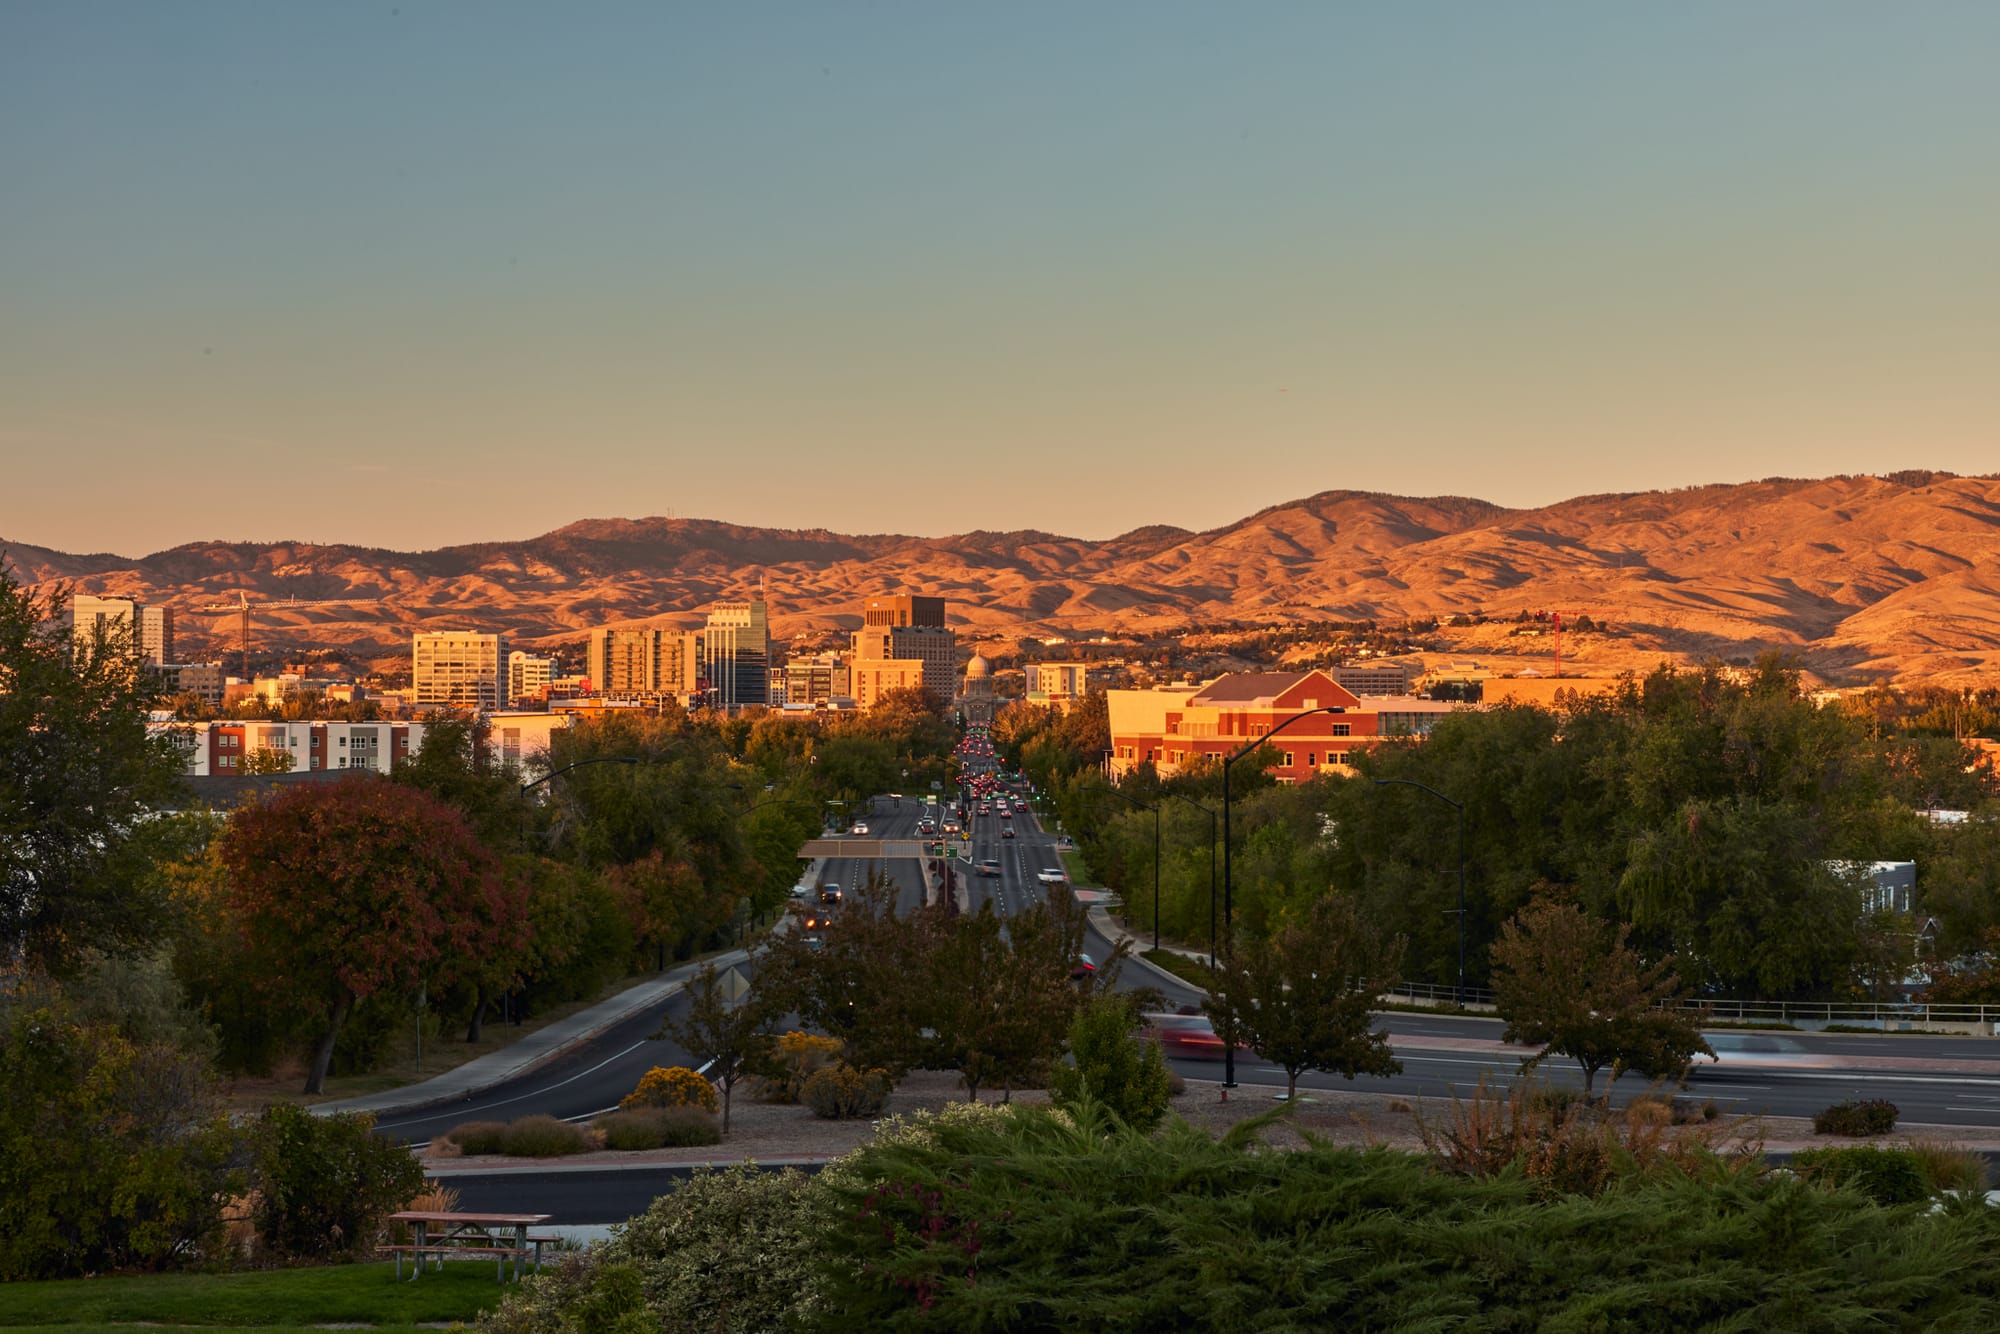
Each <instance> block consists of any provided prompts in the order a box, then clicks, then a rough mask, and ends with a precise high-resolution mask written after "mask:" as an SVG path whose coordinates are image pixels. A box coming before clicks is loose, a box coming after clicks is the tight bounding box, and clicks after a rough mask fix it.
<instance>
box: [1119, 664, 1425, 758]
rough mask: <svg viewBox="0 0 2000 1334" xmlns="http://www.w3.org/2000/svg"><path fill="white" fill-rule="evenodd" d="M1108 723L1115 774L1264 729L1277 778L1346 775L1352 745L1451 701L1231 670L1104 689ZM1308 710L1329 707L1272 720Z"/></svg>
mask: <svg viewBox="0 0 2000 1334" xmlns="http://www.w3.org/2000/svg"><path fill="white" fill-rule="evenodd" d="M1105 701H1106V704H1107V705H1108V711H1109V714H1110V724H1111V755H1110V757H1109V764H1108V768H1109V771H1110V774H1111V776H1112V777H1113V778H1123V777H1124V776H1125V775H1126V774H1128V773H1130V772H1131V771H1132V770H1133V769H1136V768H1137V767H1138V766H1139V765H1141V764H1147V763H1150V764H1152V765H1153V767H1154V768H1155V769H1157V770H1158V771H1159V772H1160V773H1161V774H1162V775H1169V774H1174V773H1178V772H1179V771H1180V770H1181V769H1182V768H1184V767H1186V766H1187V765H1188V764H1190V763H1193V762H1197V761H1199V760H1202V759H1204V758H1208V759H1217V760H1219V759H1221V758H1223V757H1225V756H1227V755H1230V754H1233V753H1235V752H1236V751H1238V750H1240V749H1242V748H1243V747H1244V746H1246V745H1249V744H1251V743H1252V742H1254V741H1256V740H1257V739H1258V738H1260V737H1264V736H1271V742H1270V744H1271V747H1272V749H1273V751H1274V752H1275V753H1276V759H1275V760H1274V762H1273V763H1272V765H1271V767H1270V769H1269V770H1268V772H1269V773H1270V774H1271V775H1272V776H1273V777H1275V778H1276V779H1277V780H1278V781H1279V782H1280V783H1297V782H1303V781H1304V780H1306V779H1308V778H1314V777H1317V776H1319V775H1321V774H1351V773H1352V772H1353V767H1352V766H1353V759H1352V757H1353V755H1354V753H1355V752H1356V751H1357V750H1363V749H1366V748H1368V747H1370V746H1374V745H1378V744H1380V743H1381V742H1382V741H1383V740H1384V739H1385V738H1391V737H1421V736H1423V735H1425V734H1427V733H1428V732H1429V731H1430V729H1431V727H1432V726H1433V725H1435V723H1436V722H1437V720H1438V719H1439V718H1441V717H1444V716H1445V715H1447V714H1449V713H1452V712H1453V711H1455V710H1456V709H1457V708H1459V707H1461V706H1458V705H1454V704H1449V703H1445V702H1442V701H1436V700H1427V699H1417V698H1414V697H1411V696H1393V697H1382V696H1366V697H1364V696H1360V695H1356V694H1354V693H1353V692H1351V691H1349V690H1348V689H1347V688H1346V687H1345V686H1342V685H1341V684H1340V683H1339V682H1338V681H1335V680H1334V679H1333V678H1332V677H1331V676H1330V675H1328V674H1327V673H1326V672H1323V671H1318V670H1315V671H1309V672H1233V673H1231V674H1230V675H1228V676H1223V677H1220V678H1218V679H1216V680H1214V681H1210V682H1208V683H1207V684H1206V685H1200V686H1168V687H1164V688H1161V689H1156V690H1109V691H1106V692H1105ZM1311 709H1330V710H1334V711H1333V712H1328V713H1318V714H1313V715H1312V716H1310V717H1306V718H1301V719H1299V720H1298V721H1297V722H1295V723H1293V724H1292V725H1291V726H1289V727H1287V728H1285V729H1284V731H1282V732H1279V733H1277V734H1276V735H1272V730H1273V729H1274V728H1275V727H1277V725H1278V724H1280V723H1282V722H1284V721H1285V720H1286V719H1287V718H1290V717H1292V716H1293V715H1295V714H1300V713H1304V712H1306V711H1308V710H1311Z"/></svg>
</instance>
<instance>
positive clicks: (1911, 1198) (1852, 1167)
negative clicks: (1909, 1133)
mask: <svg viewBox="0 0 2000 1334" xmlns="http://www.w3.org/2000/svg"><path fill="white" fill-rule="evenodd" d="M1792 1170H1793V1171H1795V1172H1797V1173H1798V1174H1799V1175H1800V1176H1802V1177H1804V1178H1805V1179H1806V1180H1808V1181H1811V1182H1813V1183H1815V1184H1819V1185H1827V1186H1852V1187H1853V1188H1854V1189H1856V1190H1858V1191H1860V1192H1861V1193H1862V1194H1863V1195H1866V1196H1867V1197H1868V1198H1869V1199H1871V1200H1873V1201H1875V1203H1877V1204H1915V1203H1916V1202H1917V1201H1918V1200H1922V1199H1927V1198H1929V1196H1930V1193H1931V1188H1930V1183H1929V1182H1927V1181H1926V1180H1925V1179H1924V1172H1923V1165H1922V1163H1921V1162H1920V1160H1919V1159H1918V1157H1917V1155H1916V1154H1914V1153H1912V1152H1910V1151H1909V1150H1908V1149H1879V1148H1876V1147H1875V1146H1874V1145H1872V1144H1856V1145H1853V1146H1851V1147H1845V1148H1828V1149H1802V1150H1800V1151H1799V1152H1798V1153H1796V1154H1794V1155H1792Z"/></svg>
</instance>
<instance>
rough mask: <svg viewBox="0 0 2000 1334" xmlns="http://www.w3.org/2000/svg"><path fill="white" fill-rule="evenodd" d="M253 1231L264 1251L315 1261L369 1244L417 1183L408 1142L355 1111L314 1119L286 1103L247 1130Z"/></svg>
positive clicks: (417, 1167) (420, 1174) (419, 1176)
mask: <svg viewBox="0 0 2000 1334" xmlns="http://www.w3.org/2000/svg"><path fill="white" fill-rule="evenodd" d="M251 1139H252V1142H253V1144H254V1145H255V1155H256V1179H257V1207H256V1223H257V1233H258V1236H259V1237H261V1238H262V1239H263V1241H264V1244H265V1246H266V1247H268V1248H269V1249H270V1251H271V1253H272V1254H274V1255H280V1256H287V1257H292V1256H297V1257H305V1258H313V1259H321V1258H326V1257H331V1256H338V1255H353V1254H356V1253H359V1252H362V1251H364V1250H366V1249H369V1248H371V1247H372V1246H373V1244H374V1242H375V1235H376V1230H377V1229H378V1228H379V1227H380V1226H381V1223H382V1220H383V1219H384V1218H385V1217H386V1216H387V1215H388V1214H389V1213H391V1212H392V1211H394V1210H396V1209H399V1208H401V1207H402V1206H403V1204H404V1202H405V1201H407V1200H408V1199H409V1198H410V1197H411V1196H412V1195H415V1194H416V1193H417V1192H418V1191H419V1190H421V1189H422V1188H423V1184H424V1168H423V1164H422V1163H420V1162H418V1161H417V1156H416V1154H415V1153H413V1152H411V1150H410V1146H409V1145H407V1144H405V1143H403V1142H402V1141H401V1140H398V1139H392V1138H389V1137H387V1136H383V1135H377V1134H376V1133H375V1118H374V1117H372V1116H369V1115H367V1114H366V1113H362V1112H344V1113H339V1114H336V1115H333V1116H316V1115H314V1114H313V1113H311V1112H309V1111H307V1110H306V1109H305V1108H303V1107H299V1106H297V1105H295V1104H293V1103H288V1102H281V1103H278V1104H276V1105H274V1106H272V1107H269V1108H267V1109H266V1110H265V1112H264V1114H263V1116H262V1117H260V1118H259V1119H258V1121H257V1124H256V1126H255V1127H254V1128H253V1129H252V1132H251Z"/></svg>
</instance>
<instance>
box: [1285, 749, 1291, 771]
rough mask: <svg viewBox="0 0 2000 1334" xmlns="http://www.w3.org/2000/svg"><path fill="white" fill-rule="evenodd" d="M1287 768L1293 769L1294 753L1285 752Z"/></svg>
mask: <svg viewBox="0 0 2000 1334" xmlns="http://www.w3.org/2000/svg"><path fill="white" fill-rule="evenodd" d="M1285 767H1286V768H1287V769H1289V768H1291V767H1292V752H1290V751H1289V750H1288V751H1286V752H1285Z"/></svg>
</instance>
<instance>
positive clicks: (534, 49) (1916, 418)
mask: <svg viewBox="0 0 2000 1334" xmlns="http://www.w3.org/2000/svg"><path fill="white" fill-rule="evenodd" d="M1996 69H2000V5H1995V4H1992V3H1990V0H1973V2H1969V3H1952V2H1951V0H1927V3H1925V4H1922V5H1911V6H1903V5H1884V4H1879V3H1873V2H1872V0H1871V2H1866V3H1862V2H1854V0H1811V2H1809V3H1808V2H1806V0H1762V2H1760V3H1756V4H1744V3H1738V2H1732V3H1702V2H1700V0H1685V2H1681V3H1675V4H1672V5H1650V6H1642V5H1605V4H1599V3H1594V2H1591V3H1586V2H1584V0H1577V2H1576V3H1560V4H1558V3H1536V2H1534V0H1516V2H1513V3H1508V4H1503V5H1486V4H1469V3H1452V4H1443V3H1424V2H1423V0H1409V2H1407V3H1397V4H1393V5H1384V4H1368V5H1362V4H1340V3H1334V2H1333V0H1308V2H1304V3H1296V4H1289V3H1280V2H1279V0H1263V2H1261V3H1256V4H1251V5H1222V4H1179V3H1173V2H1171V0H1131V2H1130V3H1111V2H1110V0H1104V2H1103V3H1093V4H1085V5H1077V4H1073V3H1065V4H1043V3H1026V2H1022V0H1010V3H1007V4H1004V5H999V4H947V5H939V4H935V3H908V4H885V3H863V2H857V3H842V4H826V3H822V2H821V0H799V2H797V3H778V2H776V0H772V2H770V3H759V4H751V5H728V4H714V3H669V2H668V0H644V2H643V3H630V4H625V3H577V4H573V5H548V4H541V3H504V2H502V0H467V2H466V3H423V2H421V0H391V2H390V3H339V4H272V3H268V0H246V2H245V3H240V4H237V3H220V2H219V0H217V2H211V0H185V2H184V3H174V4H161V3H158V0H133V2H132V3H104V2H100V0H35V2H31V0H0V539H6V540H10V541H13V542H17V543H19V542H26V543H32V544H35V545H40V546H48V547H55V548H58V549H62V550H68V551H73V552H85V551H116V552H120V553H124V554H128V555H138V554H144V553H147V552H150V551H154V550H158V549H161V548H165V547H168V546H172V545H175V544H178V543H182V542H188V541H196V540H210V539H226V540H255V541H263V540H276V539H293V540H303V541H312V542H356V543H366V544H372V545H381V546H390V547H398V548H404V549H420V548H429V547H436V546H442V545H447V544H452V543H458V542H467V541H479V540H496V539H509V538H523V537H528V536H532V535H535V534H538V533H541V532H545V531H548V530H549V529H552V528H556V527H559V526H561V525H562V524H564V523H567V522H571V521H573V520H576V519H581V518H587V517H606V516H619V515H622V516H631V517H638V516H644V515H654V514H669V515H678V516H681V517H688V518H714V519H726V520H730V521H733V522H738V523H745V524H758V525H771V526H781V527H824V528H830V529H834V530H836V531H842V532H856V533H865V532H904V533H916V534H944V533H953V532H963V531H966V530H969V529H973V528H988V529H1002V530H1008V529H1016V528H1037V529H1043V530H1048V531H1054V532H1059V533H1064V534H1068V535H1074V536H1081V537H1096V538H1101V537H1109V536H1112V535H1115V534H1117V533H1120V532H1123V531H1126V530H1128V529H1131V528H1134V527H1137V526H1140V525H1144V524H1151V523H1171V524H1178V525H1182V526H1185V527H1189V528H1197V529H1200V528H1209V527H1215V526H1218V525H1222V524H1225V523H1228V522H1231V521H1233V520H1235V519H1237V518H1240V517H1242V516H1244V515H1246V514H1249V513H1251V512H1253V511H1255V510H1257V509H1260V508H1262V507H1264V506H1266V505H1271V504H1276V503H1280V502H1283V501H1286V500H1290V499H1295V498H1298V497H1301V496H1306V495H1310V494H1313V493H1315V492H1318V491H1323V490H1329V489H1334V488H1352V489H1359V490H1375V491H1389V492H1395V493H1401V494H1411V495H1436V494H1453V495H1473V496H1479V497H1482V498H1485V499H1488V500H1492V501H1496V502H1499V503H1502V504H1508V505H1519V506H1532V505H1539V504H1545V503H1552V502H1554V501H1557V500H1560V499H1563V498H1566V497H1569V496H1574V495H1582V494H1591V493H1598V492H1606V491H1620V490H1639V489H1648V488H1655V487H1672V486H1681V485H1692V484H1700V483H1708V482H1719V481H1739V480H1750V479H1755V478H1760V477H1766V476H1776V475H1783V476H1823V475H1827V474H1831V473H1843V472H1853V473H1858V472H1882V471H1888V470H1893V469H1900V468H1915V467H1928V468H1939V469H1946V470H1951V471H1957V472H1966V473H1982V472H1993V471H1996V470H2000V373H1996V371H2000V78H1996V77H1995V75H1994V71H1995V70H1996Z"/></svg>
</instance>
